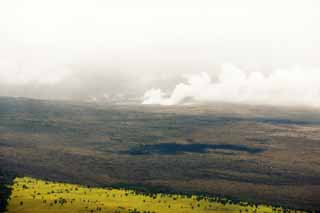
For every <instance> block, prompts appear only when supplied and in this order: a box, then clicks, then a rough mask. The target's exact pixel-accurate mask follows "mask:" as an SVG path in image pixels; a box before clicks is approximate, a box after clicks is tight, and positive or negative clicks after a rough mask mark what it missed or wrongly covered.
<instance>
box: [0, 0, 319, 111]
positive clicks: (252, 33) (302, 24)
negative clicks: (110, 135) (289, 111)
mask: <svg viewBox="0 0 320 213" xmlns="http://www.w3.org/2000/svg"><path fill="white" fill-rule="evenodd" d="M319 12H320V2H319V1H316V0H314V1H313V0H306V1H300V0H283V1H276V0H270V1H256V0H243V1H238V0H226V1H206V0H204V1H190V0H184V1H182V0H181V1H180V0H171V1H169V0H163V1H153V0H148V1H147V0H137V1H129V0H119V1H102V0H93V1H88V0H86V1H85V0H69V1H62V0H56V1H49V0H3V1H0V96H15V97H31V98H40V99H59V100H77V101H103V102H112V103H114V102H123V103H128V102H134V103H144V104H163V105H171V104H184V103H196V102H210V101H227V102H237V103H253V104H274V105H307V106H319V105H320V103H319V100H320V87H319V86H318V84H317V83H318V82H319V84H320V74H319V71H320V60H319V59H318V55H319V52H320V39H319V38H320V28H319V27H318V25H319V23H320V13H319Z"/></svg>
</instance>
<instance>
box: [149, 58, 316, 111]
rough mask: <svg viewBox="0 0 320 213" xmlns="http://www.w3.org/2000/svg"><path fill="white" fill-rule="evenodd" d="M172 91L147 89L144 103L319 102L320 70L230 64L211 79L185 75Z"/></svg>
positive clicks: (199, 75) (308, 104) (296, 103)
mask: <svg viewBox="0 0 320 213" xmlns="http://www.w3.org/2000/svg"><path fill="white" fill-rule="evenodd" d="M185 78H186V79H187V82H186V83H179V84H177V85H176V86H175V89H174V90H173V91H172V92H171V93H165V92H163V91H162V90H161V89H154V88H153V89H150V90H148V91H146V92H145V94H144V100H143V104H160V105H176V104H182V103H185V101H186V100H188V102H192V103H195V102H233V103H246V104H267V105H303V106H320V83H319V82H320V70H319V69H302V68H301V67H296V68H293V69H276V70H274V71H272V72H271V73H268V74H265V73H262V72H249V73H247V72H245V71H243V70H241V69H239V68H237V67H235V66H233V65H231V64H225V65H223V66H222V70H221V72H220V73H219V74H217V76H216V80H212V78H211V77H210V76H209V74H207V73H205V72H203V73H200V74H194V75H190V76H186V77H185Z"/></svg>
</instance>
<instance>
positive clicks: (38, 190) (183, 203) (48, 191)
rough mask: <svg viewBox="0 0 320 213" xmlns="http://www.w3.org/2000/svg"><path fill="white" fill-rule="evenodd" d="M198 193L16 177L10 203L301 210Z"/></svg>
mask: <svg viewBox="0 0 320 213" xmlns="http://www.w3.org/2000/svg"><path fill="white" fill-rule="evenodd" d="M215 200H216V199H214V198H206V197H205V198H201V199H200V197H197V196H183V195H167V194H154V195H151V196H150V195H143V194H140V193H136V192H135V191H132V190H123V189H104V188H88V187H84V186H79V185H73V184H65V183H56V182H48V181H42V180H38V179H33V178H27V177H25V178H16V179H15V181H14V183H13V186H12V194H11V197H10V200H9V204H8V211H9V213H11V212H12V213H14V212H18V213H23V212H30V213H37V212H59V213H60V212H62V213H63V212H66V213H69V212H110V213H124V212H126V213H128V212H131V213H137V212H140V213H151V212H162V213H180V212H181V213H188V212H196V213H200V212H215V213H220V212H242V213H250V212H254V213H259V212H261V213H263V212H265V213H268V212H270V213H272V212H273V213H281V212H284V211H286V212H299V211H293V210H292V211H289V210H284V209H282V208H273V207H271V206H266V205H258V206H256V205H254V206H252V205H247V204H246V203H239V204H232V203H231V202H229V201H227V200H224V202H222V203H221V202H217V201H215Z"/></svg>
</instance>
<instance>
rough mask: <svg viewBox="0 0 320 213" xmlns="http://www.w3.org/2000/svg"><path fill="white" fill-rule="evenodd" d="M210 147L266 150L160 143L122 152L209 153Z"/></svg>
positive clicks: (230, 147) (245, 149)
mask: <svg viewBox="0 0 320 213" xmlns="http://www.w3.org/2000/svg"><path fill="white" fill-rule="evenodd" d="M210 149H222V150H231V151H240V152H248V153H250V154H256V153H260V152H263V151H264V149H261V148H252V147H247V146H243V145H234V144H177V143H160V144H152V145H140V146H136V147H133V148H131V149H129V150H127V151H123V152H121V153H122V154H129V155H150V154H160V155H175V154H178V153H183V152H193V153H208V152H209V150H210Z"/></svg>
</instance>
